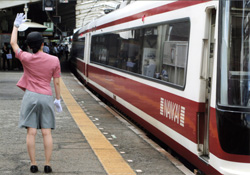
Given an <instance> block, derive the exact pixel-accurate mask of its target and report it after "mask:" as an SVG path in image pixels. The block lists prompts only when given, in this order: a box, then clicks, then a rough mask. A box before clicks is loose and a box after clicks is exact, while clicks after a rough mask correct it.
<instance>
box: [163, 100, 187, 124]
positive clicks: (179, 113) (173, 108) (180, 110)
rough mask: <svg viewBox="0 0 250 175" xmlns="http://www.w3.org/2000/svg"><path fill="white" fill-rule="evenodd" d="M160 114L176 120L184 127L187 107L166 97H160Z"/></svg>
mask: <svg viewBox="0 0 250 175" xmlns="http://www.w3.org/2000/svg"><path fill="white" fill-rule="evenodd" d="M160 114H161V115H163V116H164V117H166V118H168V119H169V120H172V121H173V122H176V123H177V124H179V125H181V126H182V127H184V123H185V107H183V106H181V105H179V104H177V103H174V102H172V101H169V100H166V99H164V98H161V99H160Z"/></svg>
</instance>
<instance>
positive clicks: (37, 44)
mask: <svg viewBox="0 0 250 175" xmlns="http://www.w3.org/2000/svg"><path fill="white" fill-rule="evenodd" d="M26 41H27V44H28V46H29V47H30V48H31V49H32V51H33V53H37V52H38V51H39V50H40V48H41V45H42V43H43V41H44V40H43V36H42V34H41V33H39V32H31V33H29V34H28V36H27V40H26Z"/></svg>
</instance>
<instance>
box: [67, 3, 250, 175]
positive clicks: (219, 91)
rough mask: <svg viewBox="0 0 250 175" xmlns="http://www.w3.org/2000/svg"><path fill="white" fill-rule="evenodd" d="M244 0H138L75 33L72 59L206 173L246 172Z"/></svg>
mask: <svg viewBox="0 0 250 175" xmlns="http://www.w3.org/2000/svg"><path fill="white" fill-rule="evenodd" d="M247 2H248V1H246V2H245V1H220V2H219V1H197V0H194V1H190V0H180V1H135V2H134V3H132V4H130V5H128V6H126V7H124V8H122V9H119V10H116V11H114V12H112V13H110V14H108V15H105V16H103V17H101V18H99V19H97V20H95V21H93V22H91V23H89V24H88V25H87V26H84V27H83V28H82V29H80V30H79V31H78V33H76V34H75V36H74V38H73V45H72V51H71V62H72V65H73V68H74V69H75V70H76V72H77V74H78V75H79V76H80V77H81V79H82V80H83V81H84V82H85V83H86V84H87V85H88V86H89V87H91V88H92V89H94V90H95V91H97V92H98V93H100V94H101V95H102V96H103V97H105V98H106V99H107V100H109V101H110V102H111V103H112V104H114V105H115V106H116V107H117V108H118V109H120V110H121V111H123V112H124V113H126V114H127V115H128V116H130V117H131V118H132V119H133V120H135V121H136V122H137V123H139V124H140V125H141V126H143V127H144V128H145V129H146V130H148V131H149V132H151V133H152V134H153V135H155V136H156V137H158V138H159V139H160V140H161V141H163V142H164V143H166V144H167V145H168V146H169V147H171V148H172V149H174V150H175V151H176V152H178V153H179V154H180V155H182V156H183V157H185V158H186V159H188V160H189V161H190V162H191V163H192V164H194V165H195V166H196V167H198V168H199V169H200V170H202V171H203V172H205V173H206V174H249V173H250V135H249V133H250V132H249V131H250V115H249V114H250V108H249V106H248V99H247V98H248V94H250V93H248V92H249V91H250V88H249V89H248V87H250V83H248V82H250V78H248V77H249V75H250V73H249V72H250V67H249V69H248V66H246V65H248V62H249V65H250V61H249V54H248V52H249V50H250V48H249V47H250V44H249V43H250V39H249V37H248V33H250V30H249V29H248V17H250V13H249V15H248V12H249V11H248V10H247V8H248V3H247ZM244 9H246V10H244ZM249 27H250V26H249ZM244 65H245V66H244Z"/></svg>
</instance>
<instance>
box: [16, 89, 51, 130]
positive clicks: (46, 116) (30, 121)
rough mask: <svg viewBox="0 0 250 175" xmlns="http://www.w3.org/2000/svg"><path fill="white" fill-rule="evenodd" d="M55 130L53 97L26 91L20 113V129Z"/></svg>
mask: <svg viewBox="0 0 250 175" xmlns="http://www.w3.org/2000/svg"><path fill="white" fill-rule="evenodd" d="M27 127H30V128H37V129H41V128H51V129H55V114H54V103H53V96H50V95H44V94H38V93H35V92H31V91H28V90H26V91H25V93H24V96H23V101H22V105H21V111H20V120H19V128H27Z"/></svg>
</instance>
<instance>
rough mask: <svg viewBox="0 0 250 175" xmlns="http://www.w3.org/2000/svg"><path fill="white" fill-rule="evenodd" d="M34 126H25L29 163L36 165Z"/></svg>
mask: <svg viewBox="0 0 250 175" xmlns="http://www.w3.org/2000/svg"><path fill="white" fill-rule="evenodd" d="M36 133H37V129H36V128H27V137H26V143H27V149H28V153H29V156H30V161H31V165H36V148H35V145H36Z"/></svg>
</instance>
